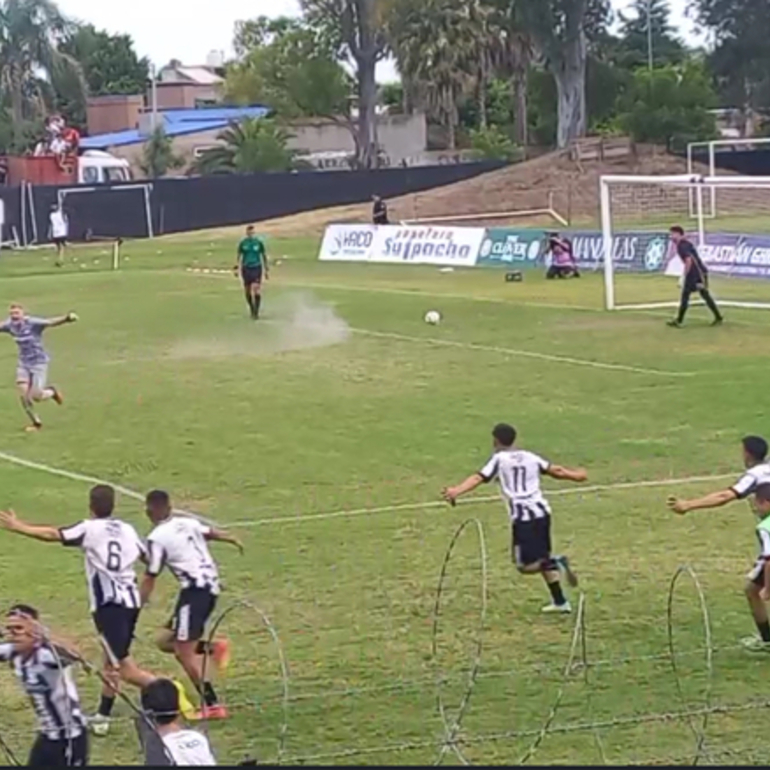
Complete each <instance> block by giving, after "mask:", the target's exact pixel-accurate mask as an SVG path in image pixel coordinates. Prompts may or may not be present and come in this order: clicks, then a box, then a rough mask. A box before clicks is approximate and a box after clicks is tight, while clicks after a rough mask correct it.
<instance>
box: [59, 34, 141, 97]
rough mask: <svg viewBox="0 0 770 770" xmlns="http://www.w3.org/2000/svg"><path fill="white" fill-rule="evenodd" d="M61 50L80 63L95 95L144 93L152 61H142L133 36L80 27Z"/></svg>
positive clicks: (69, 36)
mask: <svg viewBox="0 0 770 770" xmlns="http://www.w3.org/2000/svg"><path fill="white" fill-rule="evenodd" d="M59 50H60V51H62V52H63V53H65V54H67V55H68V56H70V57H71V58H72V59H74V60H75V61H77V62H78V63H79V64H80V67H81V69H82V70H83V75H84V77H85V80H86V83H87V84H88V91H89V93H90V94H91V95H92V96H104V95H107V94H144V92H145V90H146V88H147V81H148V79H149V62H148V61H147V58H146V57H145V58H142V59H140V58H139V57H138V56H137V54H136V51H135V50H134V42H133V40H132V39H131V36H130V35H110V34H109V33H108V32H105V31H104V30H97V29H96V28H95V27H94V26H93V25H92V24H85V25H81V26H78V27H77V28H76V29H75V30H74V31H73V32H71V33H70V34H69V35H68V36H67V37H66V38H65V39H64V41H63V42H62V43H61V45H60V46H59Z"/></svg>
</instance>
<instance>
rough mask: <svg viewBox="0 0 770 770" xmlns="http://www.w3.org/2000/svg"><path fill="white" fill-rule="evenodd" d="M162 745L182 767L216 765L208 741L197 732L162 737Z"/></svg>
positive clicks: (168, 734) (182, 732)
mask: <svg viewBox="0 0 770 770" xmlns="http://www.w3.org/2000/svg"><path fill="white" fill-rule="evenodd" d="M163 743H164V745H165V746H166V749H167V750H168V753H169V754H170V755H171V758H172V759H173V760H174V763H175V764H177V765H181V766H182V767H214V766H215V765H216V764H217V761H216V759H214V754H213V753H212V751H211V746H210V745H209V742H208V739H207V738H206V736H205V735H202V734H201V733H199V732H197V730H179V731H178V732H175V733H167V734H166V735H164V736H163Z"/></svg>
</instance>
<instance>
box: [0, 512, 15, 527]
mask: <svg viewBox="0 0 770 770" xmlns="http://www.w3.org/2000/svg"><path fill="white" fill-rule="evenodd" d="M16 522H17V518H16V513H15V512H14V511H0V528H2V529H9V530H11V531H13V530H14V529H16Z"/></svg>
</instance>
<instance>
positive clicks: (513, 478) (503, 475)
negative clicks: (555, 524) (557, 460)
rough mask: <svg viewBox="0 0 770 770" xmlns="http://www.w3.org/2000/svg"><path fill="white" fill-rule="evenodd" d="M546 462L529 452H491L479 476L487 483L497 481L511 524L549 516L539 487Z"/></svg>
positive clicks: (546, 502)
mask: <svg viewBox="0 0 770 770" xmlns="http://www.w3.org/2000/svg"><path fill="white" fill-rule="evenodd" d="M548 468H550V463H549V462H548V461H547V460H544V459H543V458H542V457H540V456H539V455H536V454H534V453H533V452H526V451H524V450H522V449H503V450H501V451H499V452H495V454H493V455H492V457H491V458H490V460H489V462H488V463H487V464H486V465H485V466H484V467H483V468H482V469H481V470H480V471H479V475H480V476H481V477H482V478H483V479H484V481H486V482H487V483H489V482H490V481H493V480H494V479H497V480H498V482H499V484H500V492H501V493H502V496H503V499H504V500H505V502H506V505H507V508H508V513H509V515H510V517H511V520H512V521H516V522H519V521H531V520H532V519H544V518H547V517H548V516H550V515H551V508H550V506H549V505H548V501H547V500H546V499H545V497H543V492H542V490H541V488H540V476H541V474H542V473H544V472H545V471H547V470H548Z"/></svg>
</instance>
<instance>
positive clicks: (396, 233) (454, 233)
mask: <svg viewBox="0 0 770 770" xmlns="http://www.w3.org/2000/svg"><path fill="white" fill-rule="evenodd" d="M485 232H486V231H485V230H484V228H483V227H419V226H416V225H408V226H407V225H404V226H398V225H383V226H382V227H378V228H377V233H376V235H375V238H374V245H373V246H372V257H371V261H372V262H397V263H406V264H409V263H411V264H418V265H441V266H445V267H449V266H451V267H473V266H474V265H475V264H476V258H477V256H478V254H479V249H480V248H481V242H482V240H483V239H484V233H485Z"/></svg>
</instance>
